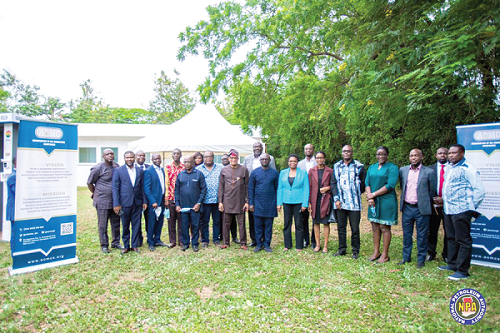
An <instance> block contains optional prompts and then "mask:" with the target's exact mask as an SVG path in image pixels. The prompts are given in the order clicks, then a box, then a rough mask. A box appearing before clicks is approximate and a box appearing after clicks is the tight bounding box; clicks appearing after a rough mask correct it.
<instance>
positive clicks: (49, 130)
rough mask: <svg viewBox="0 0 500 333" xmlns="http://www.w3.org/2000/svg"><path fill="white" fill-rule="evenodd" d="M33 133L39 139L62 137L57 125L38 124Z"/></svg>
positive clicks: (57, 138)
mask: <svg viewBox="0 0 500 333" xmlns="http://www.w3.org/2000/svg"><path fill="white" fill-rule="evenodd" d="M35 135H36V136H37V138H40V139H54V140H59V139H61V138H62V137H63V131H62V129H60V128H57V127H45V126H38V127H37V128H36V129H35Z"/></svg>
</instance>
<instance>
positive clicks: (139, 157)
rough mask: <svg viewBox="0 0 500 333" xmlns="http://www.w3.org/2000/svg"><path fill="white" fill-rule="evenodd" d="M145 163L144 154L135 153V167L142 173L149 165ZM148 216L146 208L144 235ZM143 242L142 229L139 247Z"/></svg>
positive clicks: (139, 151) (141, 152) (140, 151)
mask: <svg viewBox="0 0 500 333" xmlns="http://www.w3.org/2000/svg"><path fill="white" fill-rule="evenodd" d="M145 162H146V153H145V152H144V151H142V150H138V151H137V152H136V153H135V166H136V167H138V168H140V169H141V170H142V171H146V169H147V168H149V167H150V166H151V164H147V163H145ZM146 204H147V202H146ZM148 207H149V206H148ZM148 216H149V209H148V208H146V210H145V211H144V221H145V223H144V227H145V228H146V234H147V233H148ZM143 241H144V237H143V236H142V228H141V230H140V231H139V247H141V246H142V243H143Z"/></svg>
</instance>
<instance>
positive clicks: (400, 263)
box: [396, 259, 410, 265]
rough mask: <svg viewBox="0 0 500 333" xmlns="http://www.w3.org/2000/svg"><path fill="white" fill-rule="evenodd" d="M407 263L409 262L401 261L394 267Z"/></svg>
mask: <svg viewBox="0 0 500 333" xmlns="http://www.w3.org/2000/svg"><path fill="white" fill-rule="evenodd" d="M407 262H410V261H406V260H404V259H403V260H401V261H400V262H398V263H397V264H396V265H404V264H406V263H407Z"/></svg>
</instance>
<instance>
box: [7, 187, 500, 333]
mask: <svg viewBox="0 0 500 333" xmlns="http://www.w3.org/2000/svg"><path fill="white" fill-rule="evenodd" d="M78 194H79V197H78V199H79V201H78V239H77V255H78V257H79V259H80V262H79V263H78V264H74V265H68V266H60V267H56V268H52V269H46V270H42V271H38V272H35V273H31V274H24V275H19V276H14V277H10V276H9V275H8V272H7V267H8V266H10V265H11V257H10V247H9V244H8V243H0V255H1V257H0V267H1V270H2V274H0V330H3V331H12V332H34V331H50V332H115V331H119V330H120V331H129V332H139V331H146V332H147V331H151V332H158V331H172V332H187V331H191V332H206V331H218V332H235V331H244V332H269V331H275V332H276V331H279V332H292V331H293V332H330V331H336V332H337V331H341V332H354V331H384V332H386V331H391V332H392V331H396V332H399V331H401V332H407V331H426V332H441V331H451V332H455V331H466V330H477V331H490V332H495V331H499V323H500V311H499V310H500V301H499V297H498V295H499V293H500V283H499V282H500V279H499V278H500V271H498V270H494V269H490V268H484V267H479V266H473V267H472V269H471V274H472V277H471V278H469V279H467V280H465V281H460V282H452V281H448V280H446V279H445V277H446V276H447V273H446V272H443V271H439V270H438V269H437V266H438V265H439V264H442V262H439V261H437V262H432V263H430V264H427V265H426V267H425V268H424V269H422V270H417V269H416V267H415V265H414V264H410V265H406V266H404V267H400V266H397V265H396V262H397V261H399V260H401V249H402V238H401V228H400V227H399V226H398V227H396V228H395V230H394V233H395V236H394V237H393V242H392V244H391V250H390V256H391V262H389V263H387V264H384V265H374V264H372V263H371V262H368V261H367V260H366V257H368V256H369V255H370V254H371V251H372V241H371V234H370V233H369V223H368V222H367V221H366V220H365V219H363V221H362V225H363V228H362V238H361V241H362V244H361V258H360V259H359V260H357V261H356V260H352V259H350V257H349V256H346V257H342V258H333V257H332V256H331V254H332V253H334V252H335V251H336V247H337V246H338V243H337V237H336V233H337V231H336V227H333V228H332V235H331V238H330V245H329V250H330V254H329V255H322V254H321V253H314V252H312V250H311V249H308V250H305V251H303V252H301V253H298V252H296V251H289V252H288V253H284V252H282V250H281V249H282V247H283V236H282V228H283V222H282V219H281V217H280V218H277V219H276V220H275V227H274V235H273V244H272V246H273V248H274V252H273V253H270V254H269V253H265V252H259V253H253V252H252V251H242V250H239V249H238V248H237V247H234V246H233V247H231V248H229V249H228V250H219V249H217V248H215V247H214V246H210V247H209V248H208V249H201V250H200V252H198V253H193V252H192V251H191V250H188V251H186V252H181V251H180V249H179V248H178V247H177V248H175V249H167V248H158V249H157V251H155V252H149V251H147V248H146V247H145V246H144V247H143V248H142V250H143V251H142V252H141V253H140V254H135V253H131V254H127V255H124V256H122V255H120V253H119V251H117V250H113V251H112V253H111V254H109V255H104V254H102V253H101V251H100V247H99V241H98V234H97V222H96V214H95V210H94V209H93V207H92V204H91V200H90V199H89V193H88V190H86V189H83V188H82V189H79V191H78ZM363 216H366V214H365V213H364V214H363ZM348 232H349V231H348ZM166 234H167V233H166V232H164V235H165V236H163V240H164V241H168V239H167V237H166V236H167V235H166ZM440 245H441V244H440ZM415 255H416V253H415V249H414V254H413V256H414V257H415ZM414 261H416V260H415V259H414ZM461 288H474V289H476V290H478V291H480V292H481V293H482V294H483V296H484V297H485V299H486V302H487V307H488V308H487V312H486V316H485V317H484V318H483V319H482V320H481V321H480V322H479V323H478V324H476V325H474V326H473V327H463V326H461V325H460V324H458V323H457V322H455V321H454V320H453V319H452V317H451V316H450V313H449V310H448V308H449V300H450V297H451V296H452V295H453V294H454V293H455V292H456V291H457V290H459V289H461Z"/></svg>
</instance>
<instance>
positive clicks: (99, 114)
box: [64, 80, 151, 124]
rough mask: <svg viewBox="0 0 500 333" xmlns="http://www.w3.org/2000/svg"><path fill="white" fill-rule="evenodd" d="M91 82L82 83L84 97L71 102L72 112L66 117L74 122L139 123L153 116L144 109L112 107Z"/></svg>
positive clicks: (65, 116) (65, 117)
mask: <svg viewBox="0 0 500 333" xmlns="http://www.w3.org/2000/svg"><path fill="white" fill-rule="evenodd" d="M91 84H92V81H91V80H86V81H85V82H83V83H82V84H80V88H81V89H82V97H80V98H79V99H77V100H76V101H71V102H70V104H69V105H70V112H69V113H68V114H65V115H64V119H66V120H68V121H70V122H73V123H119V124H138V123H144V122H147V121H148V120H149V119H150V118H151V113H150V112H149V111H147V110H144V109H140V108H132V109H128V108H116V107H110V106H109V105H108V104H106V103H105V102H104V101H103V100H102V98H100V97H98V96H97V94H96V93H95V92H94V88H92V85H91Z"/></svg>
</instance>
